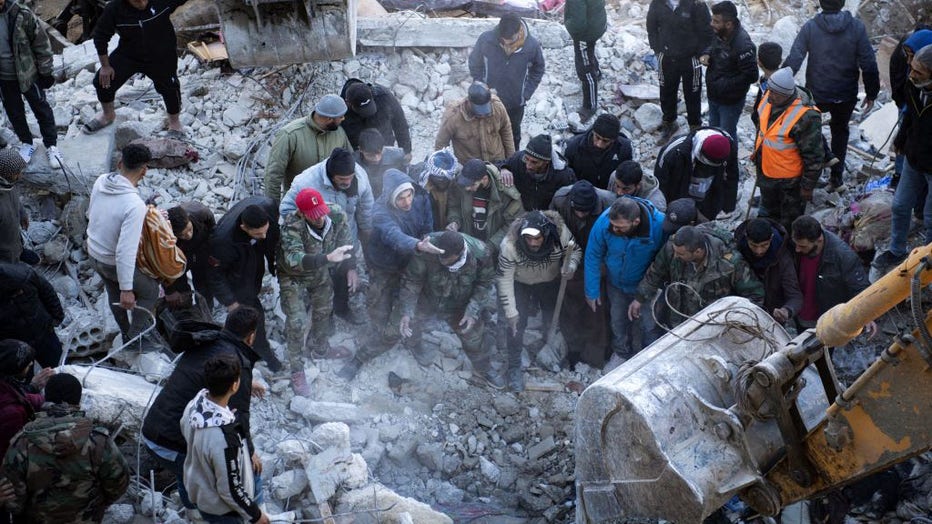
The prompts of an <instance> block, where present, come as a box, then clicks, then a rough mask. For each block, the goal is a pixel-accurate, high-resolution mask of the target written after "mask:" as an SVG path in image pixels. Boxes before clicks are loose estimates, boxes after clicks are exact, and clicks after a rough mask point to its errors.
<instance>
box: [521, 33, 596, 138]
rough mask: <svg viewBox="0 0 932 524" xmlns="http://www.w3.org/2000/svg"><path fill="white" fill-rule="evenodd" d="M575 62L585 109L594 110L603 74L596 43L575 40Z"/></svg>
mask: <svg viewBox="0 0 932 524" xmlns="http://www.w3.org/2000/svg"><path fill="white" fill-rule="evenodd" d="M573 60H574V62H575V63H576V76H578V77H579V81H580V82H582V97H583V98H582V99H583V103H582V105H583V108H584V109H593V110H594V109H595V108H596V106H597V105H598V103H599V76H601V74H602V72H601V71H599V61H598V60H597V59H596V57H595V41H592V42H585V41H582V40H573ZM515 148H516V149H517V144H516V145H515Z"/></svg>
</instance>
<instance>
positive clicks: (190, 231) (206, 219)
mask: <svg viewBox="0 0 932 524" xmlns="http://www.w3.org/2000/svg"><path fill="white" fill-rule="evenodd" d="M168 221H169V222H171V225H172V232H173V233H175V237H176V238H177V239H178V247H180V248H181V252H182V253H184V258H185V260H187V261H188V270H190V271H191V279H192V280H193V285H194V289H195V290H196V291H197V292H198V293H200V294H201V296H202V297H204V299H205V300H207V304H208V305H211V306H212V305H213V303H214V294H213V293H212V292H211V290H210V286H209V281H208V279H207V275H208V271H209V270H210V265H209V264H208V263H207V258H208V257H209V256H210V247H209V240H210V235H211V233H213V231H214V228H215V227H216V226H217V219H216V218H214V214H213V212H212V211H211V210H210V209H208V208H207V206H205V205H204V204H202V203H200V202H198V201H196V200H189V201H187V202H182V203H181V204H179V205H177V206H175V207H173V208H170V209H169V210H168ZM190 293H191V283H189V282H188V274H187V272H185V273H184V274H183V275H181V277H179V278H178V280H175V281H174V282H173V283H172V284H171V285H170V286H168V287H167V288H165V301H166V302H168V305H169V306H172V307H178V306H181V305H182V304H183V303H184V301H185V298H186V296H187V295H190Z"/></svg>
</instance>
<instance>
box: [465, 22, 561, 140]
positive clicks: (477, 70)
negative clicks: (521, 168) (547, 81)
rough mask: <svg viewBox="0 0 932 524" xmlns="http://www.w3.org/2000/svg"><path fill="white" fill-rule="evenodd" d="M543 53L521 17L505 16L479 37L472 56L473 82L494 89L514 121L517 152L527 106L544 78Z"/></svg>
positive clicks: (512, 125) (470, 67) (471, 71)
mask: <svg viewBox="0 0 932 524" xmlns="http://www.w3.org/2000/svg"><path fill="white" fill-rule="evenodd" d="M544 67H545V66H544V52H543V49H542V48H541V46H540V42H538V41H537V39H536V38H534V37H533V36H531V32H530V29H529V28H528V25H527V23H525V22H524V20H521V17H519V16H518V15H516V14H514V13H506V14H505V15H504V16H502V18H501V20H499V22H498V27H496V28H495V29H492V30H490V31H486V32H484V33H482V34H481V35H479V39H478V40H477V41H476V46H475V47H473V49H472V52H471V53H469V74H471V75H472V77H473V80H475V81H477V82H483V83H485V84H486V85H487V86H489V87H491V88H492V89H495V91H496V94H498V96H499V98H501V100H502V104H504V105H505V110H506V111H507V112H508V118H509V119H510V120H511V133H512V135H514V141H515V145H514V147H515V149H517V148H519V147H521V121H522V120H523V119H524V104H525V103H526V102H527V101H528V99H530V98H531V95H533V94H534V91H536V90H537V86H538V85H540V81H541V79H543V78H544Z"/></svg>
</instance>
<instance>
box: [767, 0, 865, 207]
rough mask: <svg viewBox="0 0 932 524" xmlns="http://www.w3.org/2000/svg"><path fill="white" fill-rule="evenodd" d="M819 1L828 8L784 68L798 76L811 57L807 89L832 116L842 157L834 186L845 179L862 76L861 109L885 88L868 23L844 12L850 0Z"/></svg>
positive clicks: (799, 38)
mask: <svg viewBox="0 0 932 524" xmlns="http://www.w3.org/2000/svg"><path fill="white" fill-rule="evenodd" d="M819 5H820V6H821V7H822V12H821V13H819V14H817V15H816V16H815V18H813V19H811V20H809V21H808V22H806V23H805V24H804V25H803V27H802V29H800V30H799V34H798V35H796V40H794V41H793V47H792V49H790V54H789V55H787V57H786V61H784V62H783V66H784V67H791V68H792V69H793V73H794V74H795V73H796V72H798V71H799V67H800V66H801V65H802V63H803V59H805V58H806V55H809V64H808V65H807V66H806V88H807V89H809V91H811V92H812V96H813V98H814V99H815V103H816V105H817V106H819V110H820V111H822V112H823V113H829V114H831V115H832V120H831V121H830V122H829V129H830V130H831V132H832V154H834V155H835V157H836V158H838V163H837V164H835V165H833V166H832V175H831V180H830V182H831V186H832V189H833V190H834V189H838V188H839V187H841V185H842V184H843V182H844V180H843V179H842V174H843V173H844V170H845V154H846V153H847V152H848V134H849V132H848V122H849V121H851V114H852V113H853V112H854V106H855V105H857V102H858V78H859V77H861V78H863V81H864V91H865V97H864V102H862V103H861V111H863V112H864V113H865V114H866V113H867V112H868V111H870V109H871V107H873V105H874V100H875V99H876V98H877V93H878V92H880V72H879V71H878V69H877V60H876V58H875V57H874V48H873V47H871V43H870V39H869V38H868V37H867V29H865V27H864V23H863V22H861V21H860V20H857V19H855V18H854V17H853V16H851V13H849V12H848V11H842V10H841V8H842V7H844V6H845V0H819Z"/></svg>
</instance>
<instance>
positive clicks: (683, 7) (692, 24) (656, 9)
mask: <svg viewBox="0 0 932 524" xmlns="http://www.w3.org/2000/svg"><path fill="white" fill-rule="evenodd" d="M711 22H712V14H711V13H710V12H709V8H708V6H706V4H705V2H700V1H698V0H680V2H679V4H678V5H677V6H676V9H675V10H674V9H672V8H670V3H669V2H668V1H667V0H651V3H650V7H648V8H647V40H648V42H649V44H650V48H651V49H653V50H654V52H655V53H657V54H663V55H665V56H668V57H670V58H696V57H698V56H699V55H701V54H702V51H704V50H705V48H707V47H708V46H709V44H710V43H712V36H713V35H712V27H711V25H710V24H711Z"/></svg>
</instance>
